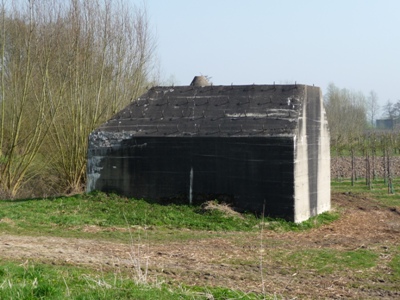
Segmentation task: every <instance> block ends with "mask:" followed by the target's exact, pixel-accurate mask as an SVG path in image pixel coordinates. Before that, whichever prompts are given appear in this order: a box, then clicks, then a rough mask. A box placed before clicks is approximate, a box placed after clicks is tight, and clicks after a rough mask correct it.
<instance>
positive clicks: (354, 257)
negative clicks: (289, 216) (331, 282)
mask: <svg viewBox="0 0 400 300" xmlns="http://www.w3.org/2000/svg"><path fill="white" fill-rule="evenodd" d="M286 259H287V260H288V262H289V263H290V265H292V266H293V267H294V268H296V269H306V270H308V271H312V270H316V271H317V272H318V273H321V274H323V273H326V274H331V273H333V272H338V271H341V270H343V269H347V270H356V271H360V270H366V269H369V268H372V267H374V266H375V265H376V263H377V259H378V255H377V254H376V253H374V252H372V251H370V250H364V249H359V250H354V251H339V250H334V249H307V250H301V251H297V252H295V253H292V254H290V255H288V256H287V258H286Z"/></svg>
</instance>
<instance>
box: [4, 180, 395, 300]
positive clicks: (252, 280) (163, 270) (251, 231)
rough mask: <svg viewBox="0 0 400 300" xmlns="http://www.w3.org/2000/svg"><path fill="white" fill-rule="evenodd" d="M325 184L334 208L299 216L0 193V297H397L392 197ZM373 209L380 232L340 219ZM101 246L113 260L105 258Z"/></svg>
mask: <svg viewBox="0 0 400 300" xmlns="http://www.w3.org/2000/svg"><path fill="white" fill-rule="evenodd" d="M397 185H400V181H399V180H397V181H396V182H395V190H396V186H397ZM332 191H333V200H334V201H336V203H335V202H334V209H333V210H332V211H331V212H329V213H324V214H322V215H320V216H318V217H315V218H312V219H311V220H309V221H307V222H304V223H301V224H294V223H291V222H286V221H283V220H275V219H262V218H261V219H260V218H257V217H255V216H254V215H252V214H237V213H235V212H234V211H232V210H230V209H229V208H228V207H226V206H225V205H223V204H221V203H218V201H212V202H211V205H210V206H208V207H206V206H202V207H200V206H189V205H159V204H154V203H148V202H146V201H144V200H133V199H127V198H124V197H118V196H116V195H106V194H103V193H92V194H83V195H75V196H72V197H58V198H49V199H25V200H18V201H0V231H1V233H2V240H1V241H0V244H1V246H0V248H1V247H3V248H2V249H0V253H2V254H0V299H110V298H114V299H280V298H289V297H292V298H293V297H298V298H304V299H309V298H313V299H317V298H320V297H322V298H331V297H332V298H333V297H334V296H332V295H335V294H337V297H339V298H340V297H342V298H354V299H360V297H361V298H369V297H370V298H372V299H373V298H385V297H386V298H388V299H389V298H393V297H396V296H399V297H400V290H399V288H398V283H399V282H400V244H399V242H398V239H394V240H393V239H392V237H396V234H397V235H399V234H400V222H399V223H393V224H394V225H390V224H392V223H390V222H397V221H398V219H399V218H400V213H399V216H398V217H396V216H395V215H394V214H395V213H396V212H397V209H398V211H399V212H400V200H399V197H398V196H397V194H388V193H387V187H386V186H385V184H384V183H383V182H380V181H377V182H376V183H375V184H374V186H373V189H372V190H369V189H368V188H367V187H366V186H365V184H364V183H363V182H361V181H359V182H357V183H356V185H355V186H351V185H350V182H348V181H342V182H333V183H332ZM210 207H211V209H210ZM383 214H386V215H387V216H390V218H384V222H386V223H387V224H386V223H385V224H383V223H382V224H381V223H379V224H381V225H382V226H386V227H382V228H383V229H382V232H381V231H379V232H378V231H376V233H374V232H372V230H371V232H367V233H365V236H363V234H364V233H362V232H364V231H365V230H364V229H362V228H360V230H359V231H356V229H357V228H354V225H353V224H350V223H351V222H352V220H358V219H357V218H359V220H361V221H360V222H358V223H354V224H359V223H360V226H361V225H363V226H364V225H365V226H367V227H366V228H369V227H368V226H369V224H365V223H366V222H364V223H363V222H362V220H371V221H376V218H375V217H376V216H383ZM361 218H365V219H361ZM382 218H383V217H382ZM396 220H397V221H396ZM349 224H350V225H349ZM377 224H378V223H377ZM379 224H378V225H379ZM388 224H389V225H390V226H392V227H390V228H392V231H393V232H389V233H388V232H385V230H387V228H389V227H387V226H389V225H388ZM378 225H376V224H375V225H373V224H372V225H371V226H373V227H376V228H378V227H379V226H381V225H379V226H378ZM398 225H399V229H397V227H396V226H398ZM377 230H378V229H377ZM397 230H398V231H397ZM353 231H354V232H353ZM360 232H361V234H360ZM78 238H79V239H78ZM139 240H140V243H139V242H138V241H139ZM139 244H140V247H142V246H143V245H144V246H145V248H143V249H147V250H146V251H144V250H141V249H142V248H140V247H139V246H138V247H137V248H134V247H136V245H139ZM56 245H59V247H58V248H57V247H56ZM70 246H71V247H72V246H73V247H72V248H71V250H70V251H71V252H70V255H71V256H74V255H75V251H76V253H77V254H76V255H78V252H79V253H84V252H88V257H89V258H87V263H82V262H81V261H79V260H77V259H75V260H74V258H73V257H72V258H70V259H65V256H63V255H64V254H65V253H63V252H67V251H68V247H70ZM7 247H15V248H14V249H10V250H7V249H8V248H7ZM52 247H53V248H52ZM74 247H75V248H74ZM85 247H87V248H85ZM46 248H49V251H48V253H47V255H46V256H41V251H42V250H41V249H44V250H45V249H46ZM74 249H76V250H74ZM82 249H84V250H85V249H88V250H85V251H83V250H82ZM124 249H125V250H124ZM126 249H128V250H126ZM44 250H43V251H44ZM100 250H101V251H100ZM133 250H135V254H136V256H135V255H132V253H133V252H132V251H133ZM7 251H9V252H7ZM91 251H93V252H91ZM96 251H97V252H96ZM107 251H110V252H112V253H111V254H110V255H112V257H119V259H120V260H119V261H118V263H112V264H110V263H109V262H107V256H104V253H106V252H107ZM118 251H119V252H118ZM124 251H125V252H127V251H130V252H131V254H130V256H124V255H123V253H124ZM140 251H142V252H140ZM18 252H19V254H18ZM58 252H60V254H59V255H58V254H57V253H58ZM98 252H99V253H100V252H101V255H103V256H98V255H99V254H98ZM7 253H9V254H7ZM15 253H17V254H15ZM140 253H141V254H140ZM106 254H107V253H106ZM118 255H119V256H118ZM90 256H92V260H91V259H90ZM82 257H83V256H82ZM97 257H98V260H96V259H97ZM110 257H111V256H110ZM123 257H126V258H127V259H125V260H124V259H123ZM103 259H104V263H102V262H101V261H102V260H103ZM92 261H93V263H91V262H92ZM197 264H201V266H199V267H195V265H197ZM152 273H157V274H158V275H157V276H153V277H152V276H151V274H152ZM160 274H161V275H160ZM306 282H313V285H314V284H315V286H314V287H313V286H308V285H307V284H305V283H306ZM330 289H332V292H330ZM322 293H327V294H322ZM341 293H342V294H341Z"/></svg>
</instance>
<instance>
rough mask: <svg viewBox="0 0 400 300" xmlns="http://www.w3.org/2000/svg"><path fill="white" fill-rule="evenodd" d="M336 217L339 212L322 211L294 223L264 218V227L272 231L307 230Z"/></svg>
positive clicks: (331, 220)
mask: <svg viewBox="0 0 400 300" xmlns="http://www.w3.org/2000/svg"><path fill="white" fill-rule="evenodd" d="M338 218H339V213H338V212H334V211H331V212H324V213H322V214H319V215H317V216H315V217H311V218H310V219H308V220H306V221H304V222H301V223H294V222H289V221H286V220H283V219H276V218H265V220H264V229H267V230H274V231H300V230H308V229H311V228H318V227H319V226H321V225H324V224H329V223H331V222H333V221H335V220H337V219H338Z"/></svg>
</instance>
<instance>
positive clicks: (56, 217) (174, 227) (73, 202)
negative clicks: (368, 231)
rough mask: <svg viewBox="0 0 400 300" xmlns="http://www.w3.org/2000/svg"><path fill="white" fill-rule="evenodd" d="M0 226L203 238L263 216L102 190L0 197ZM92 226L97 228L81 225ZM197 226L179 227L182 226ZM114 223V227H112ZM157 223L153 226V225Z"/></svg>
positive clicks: (321, 220) (68, 233)
mask: <svg viewBox="0 0 400 300" xmlns="http://www.w3.org/2000/svg"><path fill="white" fill-rule="evenodd" d="M337 218H338V215H337V214H336V213H330V212H329V213H324V214H321V215H319V216H316V217H313V218H311V219H310V220H308V221H305V222H303V223H300V224H296V223H293V222H287V221H285V220H280V219H266V220H267V223H266V224H267V226H266V227H265V228H266V229H269V230H276V231H282V230H285V231H288V230H304V229H309V228H313V227H318V226H320V225H321V224H325V223H329V222H332V221H334V220H335V219H337ZM0 220H2V221H1V222H0V232H4V233H9V234H20V235H22V234H25V235H44V236H45V235H48V236H61V237H83V238H93V237H97V238H101V239H112V240H120V241H125V242H129V241H130V240H131V236H130V231H129V230H128V229H135V230H136V229H141V230H144V229H148V230H146V234H147V235H148V238H150V239H152V240H160V241H162V240H164V239H168V240H171V239H179V240H180V239H193V238H205V237H206V236H207V235H210V234H209V232H214V234H213V236H214V237H215V233H216V232H228V231H257V230H259V229H260V224H261V222H262V220H261V219H260V218H257V217H256V216H255V215H253V214H241V215H240V216H235V215H230V214H226V213H224V212H222V211H219V210H204V209H202V208H201V207H200V206H192V205H175V204H170V205H161V204H156V203H149V202H146V201H144V200H135V199H128V198H125V197H120V196H117V195H114V194H111V195H107V194H104V193H100V192H95V193H90V194H81V195H75V196H72V197H58V198H49V199H26V200H14V201H11V200H2V201H0ZM90 226H95V227H96V228H98V230H96V232H95V233H93V232H87V230H85V228H88V227H90ZM183 228H185V229H189V230H193V231H196V234H195V235H194V234H193V233H192V232H187V231H182V230H181V229H183ZM111 229H112V230H111ZM154 229H157V230H154Z"/></svg>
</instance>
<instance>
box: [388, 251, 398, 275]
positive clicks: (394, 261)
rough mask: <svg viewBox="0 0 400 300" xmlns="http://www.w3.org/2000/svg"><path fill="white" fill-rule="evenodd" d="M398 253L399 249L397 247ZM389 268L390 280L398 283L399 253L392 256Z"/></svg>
mask: <svg viewBox="0 0 400 300" xmlns="http://www.w3.org/2000/svg"><path fill="white" fill-rule="evenodd" d="M399 251H400V247H399ZM389 267H390V268H391V269H392V272H391V275H392V276H391V280H392V281H397V282H400V253H398V254H396V255H394V257H393V258H392V260H391V261H390V263H389Z"/></svg>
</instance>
